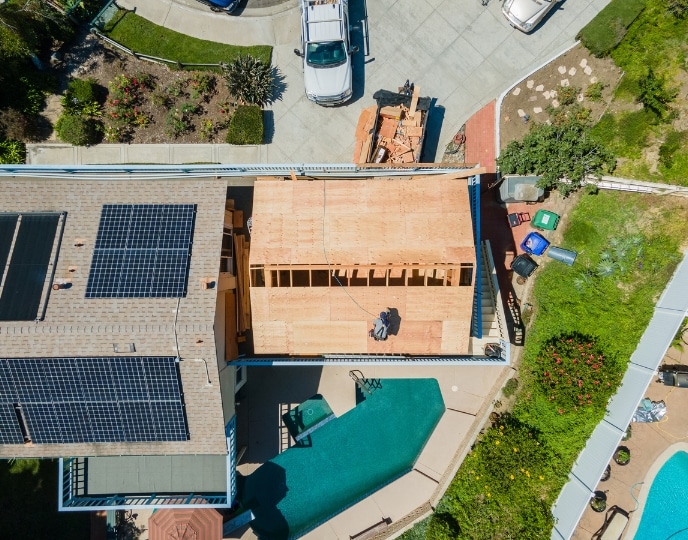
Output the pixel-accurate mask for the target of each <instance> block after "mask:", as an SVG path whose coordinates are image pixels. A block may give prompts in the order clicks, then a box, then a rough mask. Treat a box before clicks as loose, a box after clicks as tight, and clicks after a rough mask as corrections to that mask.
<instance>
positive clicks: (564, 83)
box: [560, 79, 571, 86]
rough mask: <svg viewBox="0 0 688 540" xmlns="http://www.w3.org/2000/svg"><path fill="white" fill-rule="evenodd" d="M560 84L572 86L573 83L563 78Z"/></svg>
mask: <svg viewBox="0 0 688 540" xmlns="http://www.w3.org/2000/svg"><path fill="white" fill-rule="evenodd" d="M560 84H561V85H562V86H570V84H571V83H569V80H568V79H562V80H561V83H560Z"/></svg>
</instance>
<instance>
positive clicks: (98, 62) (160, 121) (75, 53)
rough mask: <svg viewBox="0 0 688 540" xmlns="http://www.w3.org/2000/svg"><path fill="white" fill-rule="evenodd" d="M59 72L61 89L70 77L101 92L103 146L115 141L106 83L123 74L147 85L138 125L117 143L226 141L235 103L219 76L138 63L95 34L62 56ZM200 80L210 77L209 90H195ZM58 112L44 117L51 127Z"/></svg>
mask: <svg viewBox="0 0 688 540" xmlns="http://www.w3.org/2000/svg"><path fill="white" fill-rule="evenodd" d="M59 73H60V75H61V77H64V81H61V82H63V84H61V87H63V88H66V86H67V81H68V80H70V79H73V78H80V79H86V78H93V79H95V80H96V81H97V83H98V84H99V85H100V86H101V87H102V97H103V102H104V103H105V106H104V107H103V111H102V117H101V120H102V121H103V123H104V124H105V134H106V138H105V140H104V142H117V141H116V140H108V134H110V138H112V137H113V136H116V134H115V135H113V134H112V130H110V129H108V127H109V126H114V125H115V122H114V120H115V119H113V118H112V112H113V111H112V108H111V107H110V106H109V102H111V101H112V92H111V91H110V83H111V82H112V81H114V80H115V78H116V77H118V76H121V75H125V76H126V77H127V78H128V79H132V78H136V77H139V78H145V79H147V80H149V81H150V82H149V83H147V84H146V85H145V88H144V89H143V90H142V91H141V97H140V102H139V103H138V104H137V105H136V108H137V110H136V113H137V117H138V118H140V119H141V120H140V121H139V122H138V123H136V122H135V123H133V124H130V125H129V126H128V127H127V128H126V129H124V130H122V133H121V135H120V136H119V137H118V138H119V140H120V141H121V142H128V143H132V144H146V143H170V142H175V143H200V142H224V141H225V136H226V133H227V127H228V125H229V120H230V118H231V116H232V113H233V112H234V110H235V108H236V100H235V99H234V98H233V97H232V96H231V94H230V93H229V90H228V89H227V85H226V84H225V81H224V79H223V78H222V76H221V74H219V73H215V72H209V71H203V72H194V71H182V70H175V69H171V68H168V67H167V66H164V65H160V64H155V63H151V62H146V61H143V60H138V59H136V58H135V57H133V56H129V55H127V54H125V53H124V52H121V51H118V50H115V49H111V48H110V47H107V46H104V45H103V44H102V43H101V42H100V41H99V40H98V38H96V37H95V36H93V35H87V36H85V37H84V39H83V40H80V41H79V42H78V43H77V44H76V45H75V46H73V47H72V48H71V49H69V50H68V51H67V52H66V53H65V55H64V62H63V64H62V66H60V70H59ZM194 75H195V76H196V80H195V81H194ZM201 76H209V78H210V79H209V83H208V84H207V85H206V84H203V87H202V88H199V87H198V83H197V81H198V78H199V77H201ZM53 103H54V102H53ZM182 111H185V112H182ZM60 113H61V107H54V106H53V107H51V108H50V110H49V112H46V113H45V115H46V116H47V117H48V119H49V120H50V121H51V122H52V123H53V124H54V123H55V121H56V120H57V118H58V117H59V115H60ZM180 121H182V122H183V125H182V124H181V123H180ZM120 124H121V122H120ZM52 138H54V135H53V137H52Z"/></svg>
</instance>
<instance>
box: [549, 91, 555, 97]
mask: <svg viewBox="0 0 688 540" xmlns="http://www.w3.org/2000/svg"><path fill="white" fill-rule="evenodd" d="M549 97H553V98H555V97H557V91H556V90H550V91H549Z"/></svg>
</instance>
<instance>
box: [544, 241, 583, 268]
mask: <svg viewBox="0 0 688 540" xmlns="http://www.w3.org/2000/svg"><path fill="white" fill-rule="evenodd" d="M577 255H578V253H576V252H575V251H571V250H569V249H564V248H560V247H557V246H550V247H549V251H547V256H548V257H550V258H551V259H554V260H555V261H561V262H563V263H564V264H568V265H569V266H573V263H574V262H575V260H576V256H577Z"/></svg>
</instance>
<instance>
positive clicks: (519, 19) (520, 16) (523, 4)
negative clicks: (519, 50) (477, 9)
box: [502, 0, 560, 33]
mask: <svg viewBox="0 0 688 540" xmlns="http://www.w3.org/2000/svg"><path fill="white" fill-rule="evenodd" d="M559 1H560V0H504V3H503V4H502V13H504V16H505V17H506V18H507V20H508V21H509V24H510V25H511V26H513V27H514V28H518V29H519V30H521V31H522V32H526V33H528V32H530V31H531V30H532V29H533V28H535V27H536V26H537V24H538V23H539V22H540V21H541V20H542V19H543V18H544V16H545V15H547V13H548V12H549V10H551V9H552V8H553V7H554V6H555V5H556V4H557V2H559Z"/></svg>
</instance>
